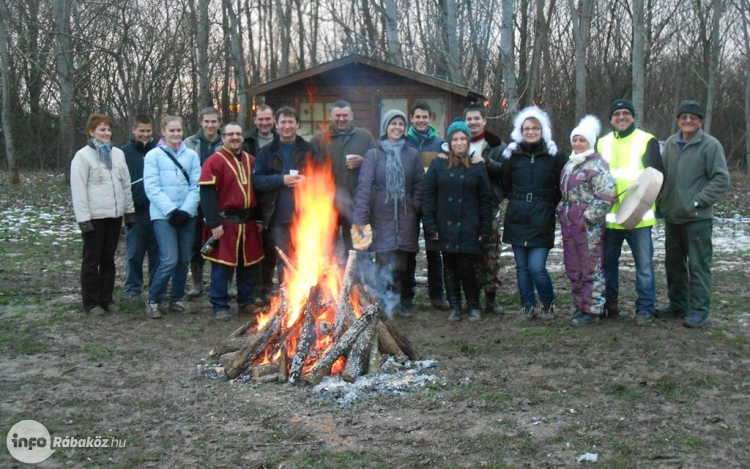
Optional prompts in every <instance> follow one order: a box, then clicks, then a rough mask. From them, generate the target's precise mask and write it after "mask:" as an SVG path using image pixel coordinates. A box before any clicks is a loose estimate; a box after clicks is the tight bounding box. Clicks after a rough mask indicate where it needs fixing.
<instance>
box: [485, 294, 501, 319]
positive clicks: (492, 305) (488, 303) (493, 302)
mask: <svg viewBox="0 0 750 469" xmlns="http://www.w3.org/2000/svg"><path fill="white" fill-rule="evenodd" d="M484 314H487V315H490V314H503V308H502V306H500V303H498V302H497V293H495V292H494V291H486V290H485V292H484Z"/></svg>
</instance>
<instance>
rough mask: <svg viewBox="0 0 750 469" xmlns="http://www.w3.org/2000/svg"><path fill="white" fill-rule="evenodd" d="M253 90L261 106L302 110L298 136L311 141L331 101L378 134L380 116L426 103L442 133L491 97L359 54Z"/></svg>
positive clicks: (252, 94)
mask: <svg viewBox="0 0 750 469" xmlns="http://www.w3.org/2000/svg"><path fill="white" fill-rule="evenodd" d="M250 94H251V96H252V97H253V99H254V102H255V103H257V104H261V103H266V104H268V105H270V106H271V107H273V108H274V109H278V108H279V107H281V106H291V107H293V108H295V109H298V110H299V113H300V129H299V134H300V135H301V136H303V137H305V138H306V139H309V138H310V137H312V135H313V134H314V133H315V132H317V131H319V130H321V129H323V128H325V126H326V125H327V121H328V115H329V112H330V110H331V104H332V103H333V102H334V101H336V100H339V99H344V100H346V101H348V102H349V103H350V104H351V106H352V112H353V113H354V125H356V126H358V127H364V128H366V129H367V130H369V131H370V132H372V134H373V135H374V136H375V137H376V138H377V136H378V135H380V131H379V126H380V124H379V123H380V117H381V115H382V114H383V113H384V112H386V111H388V110H389V109H399V110H401V111H403V112H404V114H406V115H407V116H408V115H409V110H410V109H411V107H412V105H413V104H414V102H415V101H417V100H420V99H422V100H425V101H427V102H428V103H429V104H430V106H431V107H432V110H433V112H434V113H435V119H434V121H433V126H434V127H435V128H436V129H437V132H438V135H440V136H441V137H442V136H444V134H445V130H446V128H447V127H448V125H449V124H450V122H451V121H452V120H453V118H454V117H457V116H460V115H461V113H462V112H463V109H464V108H465V107H466V106H467V105H469V104H471V103H474V102H477V101H479V102H482V101H484V100H486V98H485V97H484V96H483V95H482V94H480V93H477V92H475V91H472V90H470V89H469V88H466V87H465V86H461V85H457V84H455V83H451V82H449V81H446V80H442V79H439V78H435V77H431V76H428V75H424V74H422V73H418V72H415V71H412V70H408V69H406V68H402V67H397V66H395V65H391V64H389V63H386V62H382V61H380V60H376V59H372V58H369V57H365V56H362V55H357V54H355V55H349V56H347V57H344V58H341V59H338V60H334V61H332V62H328V63H325V64H322V65H318V66H316V67H313V68H309V69H307V70H303V71H300V72H297V73H293V74H291V75H288V76H285V77H283V78H278V79H276V80H273V81H270V82H268V83H265V84H263V85H260V86H258V87H256V88H253V89H251V90H250Z"/></svg>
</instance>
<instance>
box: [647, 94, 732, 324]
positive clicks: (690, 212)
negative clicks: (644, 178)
mask: <svg viewBox="0 0 750 469" xmlns="http://www.w3.org/2000/svg"><path fill="white" fill-rule="evenodd" d="M703 116H704V113H703V108H702V107H701V106H700V104H698V103H697V102H695V101H690V100H687V101H683V102H682V104H680V107H679V108H678V110H677V125H678V126H679V128H680V130H679V131H678V132H677V133H676V134H674V135H672V136H671V137H669V139H668V140H667V142H666V144H665V145H664V152H663V153H662V158H663V160H664V186H663V188H662V192H661V194H660V195H659V208H660V209H661V212H662V214H663V215H664V220H665V221H666V241H665V250H666V259H665V264H666V270H667V288H668V295H669V306H668V307H667V308H664V309H661V310H658V311H657V312H656V317H658V318H665V319H666V318H676V317H684V319H683V321H682V323H683V324H684V325H685V326H686V327H703V325H704V324H705V323H706V319H707V318H708V314H709V313H710V310H711V258H712V253H713V246H712V244H711V229H712V227H713V216H714V209H713V207H714V204H716V202H718V201H719V199H721V197H722V196H724V194H726V192H727V190H728V189H729V171H728V170H727V162H726V158H725V156H724V149H723V148H722V146H721V143H719V141H718V140H716V139H715V138H714V137H712V136H710V135H708V134H706V133H704V132H703V129H702V128H701V126H702V125H703Z"/></svg>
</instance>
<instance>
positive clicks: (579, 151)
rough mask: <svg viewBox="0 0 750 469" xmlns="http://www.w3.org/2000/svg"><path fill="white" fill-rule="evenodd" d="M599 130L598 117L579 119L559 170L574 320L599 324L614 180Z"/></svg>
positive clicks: (563, 227) (565, 253)
mask: <svg viewBox="0 0 750 469" xmlns="http://www.w3.org/2000/svg"><path fill="white" fill-rule="evenodd" d="M600 130H601V125H600V123H599V120H598V119H597V118H596V117H594V116H586V117H584V118H583V119H581V122H580V123H579V124H578V127H576V128H575V129H573V132H571V134H570V142H571V145H572V147H573V153H572V154H571V156H570V160H569V161H568V163H566V164H565V167H564V168H563V170H562V172H561V174H560V189H561V191H562V200H561V201H560V203H559V204H558V207H557V212H558V214H559V216H560V226H561V227H562V239H563V254H564V257H565V272H566V274H567V275H568V278H569V279H570V283H571V285H572V293H573V304H574V305H575V308H576V311H575V314H574V315H573V324H574V325H576V326H585V325H592V324H597V323H598V322H599V320H600V315H601V314H602V311H603V309H604V286H605V283H604V273H603V270H602V262H601V260H602V241H603V239H604V229H605V223H604V222H605V216H606V215H607V212H608V211H609V209H610V207H611V206H612V204H613V203H614V200H615V197H614V195H615V181H614V179H613V178H612V175H611V174H610V172H609V165H608V164H607V162H606V161H604V159H602V157H601V155H600V154H599V153H597V152H596V151H595V143H596V138H597V136H598V135H599V131H600Z"/></svg>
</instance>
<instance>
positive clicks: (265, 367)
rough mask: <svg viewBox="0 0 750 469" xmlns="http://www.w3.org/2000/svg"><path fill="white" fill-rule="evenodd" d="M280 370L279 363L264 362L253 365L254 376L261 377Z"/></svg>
mask: <svg viewBox="0 0 750 469" xmlns="http://www.w3.org/2000/svg"><path fill="white" fill-rule="evenodd" d="M278 372H279V364H278V363H264V364H262V365H257V366H254V367H253V378H254V379H256V380H257V379H259V378H262V377H264V376H269V375H275V374H277V373H278Z"/></svg>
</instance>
